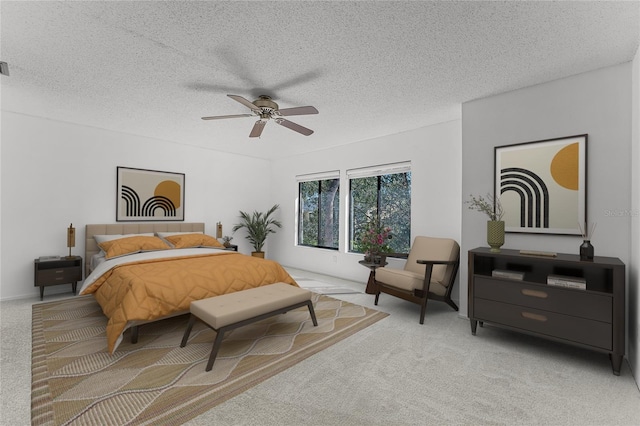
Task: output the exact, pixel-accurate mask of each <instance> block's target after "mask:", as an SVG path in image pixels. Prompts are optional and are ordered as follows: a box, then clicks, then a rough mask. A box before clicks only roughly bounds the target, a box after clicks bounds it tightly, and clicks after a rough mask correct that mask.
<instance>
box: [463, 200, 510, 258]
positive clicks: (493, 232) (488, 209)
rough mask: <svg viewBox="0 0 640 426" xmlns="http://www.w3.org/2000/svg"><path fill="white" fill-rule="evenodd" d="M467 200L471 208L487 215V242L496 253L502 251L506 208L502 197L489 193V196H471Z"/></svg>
mask: <svg viewBox="0 0 640 426" xmlns="http://www.w3.org/2000/svg"><path fill="white" fill-rule="evenodd" d="M470 197H471V199H470V200H469V201H467V204H469V209H470V210H475V211H478V212H481V213H484V214H486V215H487V217H488V218H489V220H488V221H487V244H489V246H490V247H491V251H492V252H494V253H499V252H500V247H502V245H503V244H504V221H503V220H502V217H503V216H504V210H503V208H502V204H501V203H500V199H498V198H494V197H493V196H491V194H487V198H484V197H482V196H479V197H476V196H474V195H471V196H470Z"/></svg>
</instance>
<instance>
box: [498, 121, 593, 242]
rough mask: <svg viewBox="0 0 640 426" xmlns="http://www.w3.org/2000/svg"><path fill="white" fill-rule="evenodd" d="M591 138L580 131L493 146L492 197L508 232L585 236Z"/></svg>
mask: <svg viewBox="0 0 640 426" xmlns="http://www.w3.org/2000/svg"><path fill="white" fill-rule="evenodd" d="M587 139H588V135H587V134H582V135H576V136H566V137H561V138H555V139H545V140H540V141H533V142H524V143H517V144H512V145H504V146H497V147H495V148H494V151H495V157H494V158H495V160H494V187H495V192H494V195H495V198H496V200H499V201H500V203H501V204H502V208H503V210H504V217H503V220H504V222H505V232H520V233H532V234H556V235H582V231H581V226H582V227H583V228H584V226H585V224H586V223H587Z"/></svg>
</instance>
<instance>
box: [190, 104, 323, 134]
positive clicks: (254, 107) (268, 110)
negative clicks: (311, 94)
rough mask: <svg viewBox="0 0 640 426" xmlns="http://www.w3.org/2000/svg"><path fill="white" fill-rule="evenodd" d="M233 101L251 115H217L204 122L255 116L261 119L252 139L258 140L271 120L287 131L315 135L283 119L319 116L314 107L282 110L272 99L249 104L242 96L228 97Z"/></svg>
mask: <svg viewBox="0 0 640 426" xmlns="http://www.w3.org/2000/svg"><path fill="white" fill-rule="evenodd" d="M227 96H229V97H230V98H231V99H233V100H235V101H237V102H240V103H241V104H242V105H244V106H246V107H247V108H249V109H250V110H251V114H234V115H216V116H213V117H202V119H203V120H222V119H225V118H240V117H251V116H252V115H255V116H257V117H259V118H260V119H259V120H258V121H256V124H254V125H253V129H251V133H250V134H249V137H250V138H258V137H260V135H261V134H262V130H263V129H264V126H265V124H267V121H269V120H270V119H273V121H275V122H276V123H277V124H279V125H281V126H284V127H286V128H287V129H291V130H293V131H295V132H298V133H301V134H303V135H305V136H309V135H310V134H312V133H313V130H311V129H307V128H306V127H303V126H301V125H299V124H296V123H294V122H292V121H289V120H287V119H285V118H283V117H288V116H291V115H307V114H317V113H318V110H317V109H315V107H312V106H303V107H294V108H283V109H280V108H279V107H278V104H277V103H275V102H274V101H273V100H272V99H271V97H269V96H266V95H262V96H260V97H259V98H258V99H256V100H255V101H253V102H249V101H248V100H246V99H245V98H243V97H242V96H238V95H227Z"/></svg>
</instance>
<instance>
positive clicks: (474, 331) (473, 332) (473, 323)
mask: <svg viewBox="0 0 640 426" xmlns="http://www.w3.org/2000/svg"><path fill="white" fill-rule="evenodd" d="M470 322H471V334H472V335H474V336H475V335H476V328H477V327H478V321H476V320H470Z"/></svg>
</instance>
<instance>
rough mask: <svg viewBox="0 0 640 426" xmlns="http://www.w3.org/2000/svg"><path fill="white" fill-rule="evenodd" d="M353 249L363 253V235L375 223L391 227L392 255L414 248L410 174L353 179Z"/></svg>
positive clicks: (351, 223) (351, 214) (351, 235)
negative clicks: (412, 241) (412, 242)
mask: <svg viewBox="0 0 640 426" xmlns="http://www.w3.org/2000/svg"><path fill="white" fill-rule="evenodd" d="M350 187H351V191H350V198H351V203H350V205H351V211H350V236H349V237H350V241H351V245H350V250H351V251H354V252H358V253H364V252H365V251H366V247H364V246H363V245H362V241H363V236H364V233H365V232H366V231H367V229H368V228H369V225H370V223H371V222H372V221H377V223H378V224H379V225H380V226H384V227H389V228H391V234H392V238H391V239H390V240H388V246H389V249H390V250H391V252H394V253H408V252H409V248H410V246H411V172H406V173H394V174H388V175H382V176H372V177H365V178H355V179H351V180H350Z"/></svg>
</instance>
